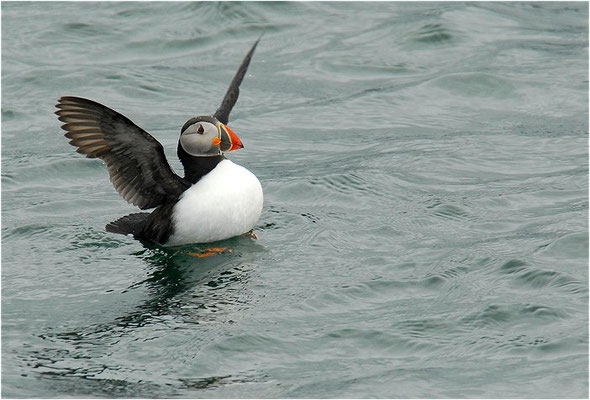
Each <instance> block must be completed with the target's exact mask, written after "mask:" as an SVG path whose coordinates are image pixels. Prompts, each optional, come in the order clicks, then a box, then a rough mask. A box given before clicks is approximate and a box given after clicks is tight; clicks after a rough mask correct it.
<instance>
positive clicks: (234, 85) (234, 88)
mask: <svg viewBox="0 0 590 400" xmlns="http://www.w3.org/2000/svg"><path fill="white" fill-rule="evenodd" d="M259 41H260V38H259V39H258V40H257V41H256V42H254V45H253V46H252V48H251V49H250V51H249V52H248V54H246V57H245V58H244V61H242V65H240V69H238V72H236V75H235V76H234V79H233V80H232V81H231V85H229V89H227V92H226V93H225V97H224V98H223V101H222V102H221V105H220V106H219V108H218V109H217V111H215V118H217V119H218V120H219V122H221V123H223V124H227V122H228V121H229V113H230V112H231V109H232V108H233V107H234V105H235V104H236V101H238V96H239V95H240V83H242V79H244V75H246V71H247V70H248V65H250V59H251V58H252V54H254V50H255V49H256V46H257V45H258V42H259Z"/></svg>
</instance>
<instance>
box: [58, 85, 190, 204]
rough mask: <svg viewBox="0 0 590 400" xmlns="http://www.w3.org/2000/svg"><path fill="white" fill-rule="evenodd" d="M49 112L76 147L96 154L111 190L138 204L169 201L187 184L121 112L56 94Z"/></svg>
mask: <svg viewBox="0 0 590 400" xmlns="http://www.w3.org/2000/svg"><path fill="white" fill-rule="evenodd" d="M56 107H57V108H59V110H58V111H56V112H55V113H56V114H57V115H58V116H59V117H58V118H59V120H60V121H62V122H65V124H64V125H62V129H64V130H65V131H67V133H66V134H65V136H66V137H67V138H69V139H71V140H70V144H71V145H72V146H76V147H77V149H76V151H77V152H78V153H81V154H85V155H86V157H89V158H100V159H102V160H103V161H104V162H105V163H106V165H107V167H108V171H109V176H110V179H111V182H113V185H114V186H115V189H117V192H119V194H120V195H121V196H123V198H124V199H125V200H127V201H128V202H129V203H131V204H134V205H136V206H138V207H139V208H141V209H146V208H153V207H157V206H159V205H161V204H164V203H168V202H171V201H175V200H176V199H177V198H178V196H180V194H181V193H182V192H184V191H185V190H186V189H187V188H188V187H189V186H190V183H189V182H188V181H185V180H184V179H183V178H181V177H179V176H178V175H176V174H175V173H174V172H173V171H172V169H171V168H170V165H169V164H168V161H166V157H165V155H164V149H163V148H162V145H161V144H160V143H159V142H158V141H157V140H156V139H154V138H153V137H152V136H151V135H150V134H149V133H147V132H146V131H144V130H143V129H141V128H140V127H138V126H137V125H135V124H134V123H133V122H131V120H129V119H128V118H127V117H125V116H123V115H121V114H119V113H118V112H116V111H114V110H111V109H110V108H108V107H105V106H103V105H102V104H99V103H96V102H94V101H92V100H87V99H83V98H80V97H70V96H67V97H62V98H60V99H59V101H58V104H57V105H56Z"/></svg>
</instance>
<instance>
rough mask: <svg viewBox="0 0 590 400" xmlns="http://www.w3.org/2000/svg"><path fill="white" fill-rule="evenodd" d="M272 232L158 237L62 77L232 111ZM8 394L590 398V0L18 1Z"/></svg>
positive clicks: (132, 100) (10, 93) (95, 94)
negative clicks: (215, 238)
mask: <svg viewBox="0 0 590 400" xmlns="http://www.w3.org/2000/svg"><path fill="white" fill-rule="evenodd" d="M262 32H264V36H263V39H262V40H261V42H260V45H259V46H258V49H257V51H256V54H255V56H254V59H253V61H252V64H251V66H250V70H249V72H248V75H247V76H246V78H245V80H244V82H243V84H242V90H241V96H240V99H239V101H238V103H237V105H236V107H235V108H234V111H233V112H232V115H231V117H232V118H231V121H230V124H229V125H230V127H231V128H232V129H233V130H234V131H235V132H236V133H238V134H239V135H240V138H241V139H242V140H243V142H244V145H245V148H244V149H243V150H240V151H237V152H235V153H232V154H231V159H232V160H234V161H235V162H237V163H239V164H241V165H244V166H245V167H247V168H248V169H250V170H251V171H253V172H254V173H255V174H256V175H257V176H258V177H259V179H260V181H261V183H262V186H263V188H264V193H265V204H264V211H263V213H262V216H261V218H260V221H259V223H258V226H257V227H256V232H257V234H258V236H259V239H258V240H256V241H253V240H250V239H248V238H234V239H231V240H228V241H225V242H223V243H222V244H221V245H223V246H226V247H230V248H231V249H232V250H233V251H232V252H231V253H225V254H222V255H219V256H215V257H210V258H205V259H201V258H197V257H194V256H192V255H191V254H190V253H194V252H196V251H199V250H201V249H203V248H204V246H200V245H194V246H187V247H182V248H177V249H172V250H163V249H158V248H146V247H144V246H143V245H142V244H141V243H139V242H137V241H134V240H132V239H129V238H126V237H123V236H117V235H114V234H109V233H107V232H105V231H104V225H105V224H106V223H108V222H110V221H112V220H114V219H116V218H118V217H120V216H122V215H125V214H127V213H129V212H133V211H134V210H136V209H135V208H133V207H132V206H131V205H128V204H126V203H125V202H124V201H123V200H122V199H121V198H120V197H119V196H118V195H117V193H116V192H115V190H114V189H113V187H112V185H111V183H110V182H109V180H108V177H107V172H106V169H105V167H104V165H103V164H102V163H101V162H100V161H97V160H90V159H86V158H83V157H82V156H81V155H79V154H77V153H75V152H74V148H73V147H71V146H69V145H68V143H67V140H66V139H65V138H64V137H63V132H62V131H61V130H60V123H59V121H57V119H56V117H55V115H53V111H54V104H55V102H56V100H57V98H58V97H59V96H62V95H75V96H82V97H88V98H91V99H94V100H96V101H99V102H101V103H103V104H106V105H108V106H110V107H112V108H114V109H116V110H118V111H120V112H121V113H123V114H125V115H126V116H128V117H129V118H131V119H132V120H133V121H134V122H136V123H137V124H138V125H140V126H141V127H143V128H144V129H146V130H147V131H149V132H150V133H151V134H152V135H153V136H155V137H156V138H157V139H158V140H159V141H160V142H161V143H162V144H163V145H164V148H165V151H166V154H167V156H168V158H169V160H170V163H171V165H172V166H173V167H174V168H177V169H179V168H180V163H179V162H178V160H177V159H176V155H175V151H176V140H177V138H178V135H179V129H180V127H181V126H182V124H183V123H184V122H185V121H186V120H187V119H189V118H190V117H192V116H194V115H202V114H207V113H211V112H213V111H215V109H216V108H217V107H218V105H219V102H220V101H221V98H222V97H223V94H224V93H225V90H226V89H227V86H228V85H229V82H230V80H231V78H232V76H233V74H234V72H235V70H236V68H237V66H238V65H239V63H240V62H241V60H242V57H243V56H244V54H245V53H246V51H247V50H248V49H249V48H250V46H251V45H252V43H253V42H254V41H255V40H256V39H257V38H258V37H259V35H260V34H261V33H262ZM2 396H3V397H19V398H23V397H66V396H69V397H94V396H99V397H177V396H182V397H225V398H228V397H229V398H232V397H264V398H268V397H320V398H324V397H528V398H531V397H558V398H563V397H587V396H588V4H587V3H564V2H560V3H455V2H453V3H386V2H380V3H317V2H309V3H272V2H266V3H75V2H74V3H9V2H3V3H2Z"/></svg>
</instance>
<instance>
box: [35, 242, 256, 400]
mask: <svg viewBox="0 0 590 400" xmlns="http://www.w3.org/2000/svg"><path fill="white" fill-rule="evenodd" d="M214 246H225V247H228V248H229V249H231V252H225V253H224V254H220V255H214V256H211V257H206V258H198V257H195V255H194V254H196V253H197V254H198V253H199V252H201V251H203V250H204V249H207V248H209V247H214ZM263 250H264V248H263V246H261V245H259V244H257V243H256V242H254V241H253V240H252V239H250V238H246V237H238V238H233V239H230V240H226V241H223V242H218V243H213V244H210V245H189V246H183V247H177V248H161V247H156V246H147V247H146V248H144V249H143V250H141V251H138V252H135V253H134V254H132V256H134V257H137V258H139V259H141V260H142V261H143V262H145V266H146V267H145V270H146V274H147V278H146V279H144V280H142V281H139V282H136V283H134V284H132V285H130V286H129V287H128V288H127V289H125V290H124V291H123V292H122V293H123V294H125V293H129V292H132V291H136V290H140V289H145V290H146V297H147V298H146V299H144V301H143V302H142V303H141V304H139V305H138V306H137V307H136V308H135V309H134V310H133V311H131V312H126V313H124V314H122V315H119V316H117V317H115V318H114V319H113V320H112V321H111V322H108V323H100V324H95V325H89V326H84V327H79V328H78V329H75V330H71V331H66V332H63V331H56V330H53V329H52V330H49V331H48V332H45V333H43V334H40V335H38V337H39V339H41V340H42V341H43V345H42V348H40V349H37V350H30V351H29V352H28V353H27V354H26V356H25V357H24V358H25V360H26V361H27V364H28V365H30V366H31V368H32V371H34V372H35V373H36V374H38V376H39V377H42V378H47V379H50V380H52V381H55V382H54V383H53V384H51V385H50V386H53V387H58V386H59V391H60V392H70V393H72V394H74V393H75V394H76V395H80V396H81V395H99V394H100V395H104V396H108V397H118V396H123V397H127V396H142V397H154V396H164V395H171V394H172V393H174V391H175V390H178V389H183V388H184V389H191V390H192V389H195V390H198V389H205V388H209V387H212V386H216V385H219V384H220V382H221V383H223V382H224V380H225V381H227V380H228V379H230V378H231V376H230V375H228V376H219V377H217V376H212V377H203V378H197V377H192V378H175V380H176V382H175V384H174V387H172V386H171V385H168V386H166V385H165V386H164V387H160V385H157V384H153V383H148V382H137V383H132V382H128V381H125V380H120V379H108V378H105V376H108V375H109V372H113V373H114V372H121V368H120V367H119V366H116V365H109V364H108V363H101V362H100V360H104V359H106V358H108V356H109V355H111V354H112V352H113V346H117V345H118V344H119V343H120V342H121V341H125V340H127V338H128V337H129V336H133V335H134V331H136V330H141V329H142V328H146V327H149V326H150V325H156V326H158V328H157V329H156V331H157V332H159V333H160V334H161V335H167V330H168V329H171V330H173V329H191V328H190V327H191V326H193V328H194V329H195V335H198V334H199V328H198V325H200V324H204V323H207V322H210V321H214V320H215V313H216V312H218V311H219V310H220V309H227V308H228V307H233V308H238V309H240V310H245V309H247V308H248V303H247V301H244V300H243V298H244V297H243V292H244V291H247V290H248V289H247V287H248V284H249V279H250V278H249V274H250V272H251V270H250V269H249V267H248V261H252V260H254V259H255V258H256V253H257V252H261V251H263ZM237 291H239V292H241V293H242V295H239V296H237V295H236V292H237ZM228 322H229V323H231V322H232V321H228ZM154 339H157V337H152V338H151V339H150V340H154ZM170 351H174V349H173V348H171V349H170ZM137 367H138V369H140V370H141V365H138V366H137ZM67 378H78V379H83V380H84V381H85V384H84V385H83V386H80V385H79V384H77V383H76V382H75V381H71V380H69V379H67ZM230 380H231V379H230ZM231 381H232V382H235V379H234V380H231ZM81 388H82V390H80V389H81Z"/></svg>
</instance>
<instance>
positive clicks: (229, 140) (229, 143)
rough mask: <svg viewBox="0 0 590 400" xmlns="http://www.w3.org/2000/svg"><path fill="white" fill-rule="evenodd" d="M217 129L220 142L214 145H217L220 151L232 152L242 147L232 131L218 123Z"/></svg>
mask: <svg viewBox="0 0 590 400" xmlns="http://www.w3.org/2000/svg"><path fill="white" fill-rule="evenodd" d="M218 127H219V135H220V140H219V142H218V143H215V144H219V148H220V149H221V151H234V150H238V149H241V148H243V147H244V145H243V144H242V141H241V140H240V138H239V137H238V135H236V134H235V133H234V131H232V130H231V129H229V128H228V127H227V126H226V125H225V124H222V123H221V122H220V123H219V125H218ZM216 139H217V138H216Z"/></svg>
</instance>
